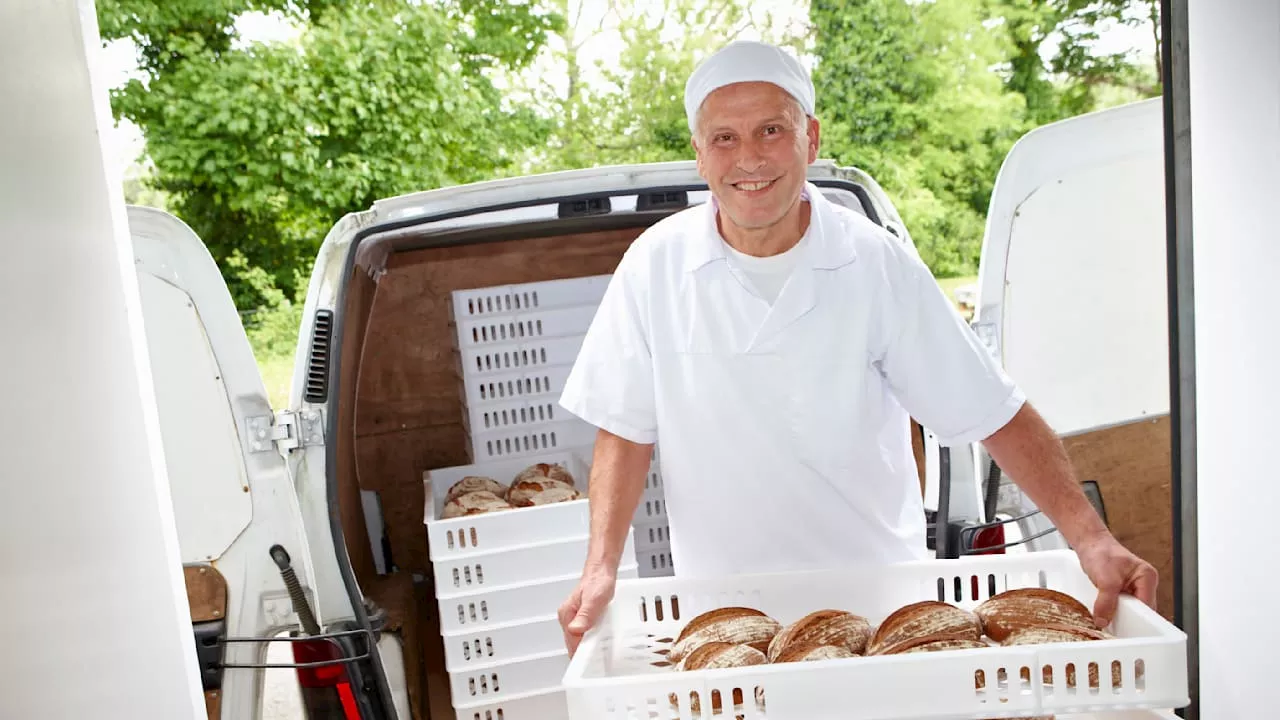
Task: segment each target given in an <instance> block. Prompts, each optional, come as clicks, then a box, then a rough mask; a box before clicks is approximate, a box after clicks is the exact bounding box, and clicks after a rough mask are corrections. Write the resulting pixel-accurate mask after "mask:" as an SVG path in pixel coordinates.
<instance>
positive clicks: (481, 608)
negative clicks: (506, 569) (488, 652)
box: [436, 562, 638, 635]
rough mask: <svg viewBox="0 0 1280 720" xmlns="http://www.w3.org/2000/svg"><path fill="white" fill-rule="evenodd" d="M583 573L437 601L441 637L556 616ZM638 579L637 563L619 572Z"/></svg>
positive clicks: (577, 572)
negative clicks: (551, 615) (548, 615)
mask: <svg viewBox="0 0 1280 720" xmlns="http://www.w3.org/2000/svg"><path fill="white" fill-rule="evenodd" d="M581 577H582V571H581V569H580V568H579V570H578V571H576V572H574V573H573V574H572V575H564V576H562V577H552V578H547V579H544V580H538V581H535V582H527V583H521V584H519V585H509V586H505V587H502V588H499V589H495V590H480V591H475V592H470V593H464V594H461V595H455V596H452V597H447V598H442V597H437V598H436V607H437V608H438V609H439V611H440V634H441V635H448V634H454V633H458V632H474V631H476V630H477V629H481V628H490V627H494V626H497V625H503V624H507V623H513V622H521V621H528V620H536V619H537V618H540V617H543V616H545V615H547V613H553V612H555V611H556V609H557V608H559V607H560V604H561V603H563V602H564V600H565V598H567V597H569V593H571V592H573V589H574V587H576V586H577V584H578V580H579V579H580V578H581ZM635 577H638V568H637V566H636V564H635V563H634V562H625V563H624V564H623V565H622V566H620V567H619V568H618V579H619V580H621V579H623V578H635Z"/></svg>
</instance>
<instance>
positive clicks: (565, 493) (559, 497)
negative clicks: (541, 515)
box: [511, 486, 582, 507]
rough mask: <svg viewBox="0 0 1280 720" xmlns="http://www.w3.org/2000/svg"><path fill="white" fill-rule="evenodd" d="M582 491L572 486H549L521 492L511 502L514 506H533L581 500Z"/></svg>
mask: <svg viewBox="0 0 1280 720" xmlns="http://www.w3.org/2000/svg"><path fill="white" fill-rule="evenodd" d="M581 498H582V493H580V492H578V490H577V488H572V487H559V486H556V487H549V488H546V489H545V490H541V491H537V492H529V493H521V494H520V496H519V497H518V498H516V499H515V500H513V501H512V502H511V505H512V506H513V507H533V506H534V505H550V504H552V503H559V502H569V501H570V500H580V499H581Z"/></svg>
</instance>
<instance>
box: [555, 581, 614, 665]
mask: <svg viewBox="0 0 1280 720" xmlns="http://www.w3.org/2000/svg"><path fill="white" fill-rule="evenodd" d="M617 582H618V577H617V573H616V572H609V571H608V570H604V569H594V570H587V571H586V572H584V573H583V574H582V579H581V580H579V581H578V586H577V587H576V588H574V589H573V593H571V594H570V595H569V598H568V599H567V600H565V601H564V603H563V604H562V605H561V606H560V612H559V615H560V628H561V629H562V630H563V631H564V644H565V647H566V648H568V650H569V657H573V654H574V653H575V652H577V651H578V644H579V643H581V642H582V636H583V635H586V633H587V631H588V630H590V629H591V628H593V627H595V625H596V622H597V621H598V620H599V619H600V616H601V615H602V614H603V613H604V610H605V608H606V607H608V606H609V601H610V600H612V599H613V589H614V586H615V585H616V584H617Z"/></svg>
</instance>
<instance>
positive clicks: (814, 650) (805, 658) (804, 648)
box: [769, 642, 858, 663]
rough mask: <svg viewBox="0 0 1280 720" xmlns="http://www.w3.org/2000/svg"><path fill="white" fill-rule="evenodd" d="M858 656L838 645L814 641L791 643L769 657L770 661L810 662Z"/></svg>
mask: <svg viewBox="0 0 1280 720" xmlns="http://www.w3.org/2000/svg"><path fill="white" fill-rule="evenodd" d="M851 657H858V655H857V653H854V652H850V651H849V649H848V648H846V647H841V646H839V645H821V644H819V643H816V642H798V643H791V644H790V645H788V646H787V647H786V649H785V650H782V651H781V652H779V653H778V654H777V655H776V656H775V657H772V658H770V659H769V662H772V663H789V662H810V661H814V660H835V659H838V658H851Z"/></svg>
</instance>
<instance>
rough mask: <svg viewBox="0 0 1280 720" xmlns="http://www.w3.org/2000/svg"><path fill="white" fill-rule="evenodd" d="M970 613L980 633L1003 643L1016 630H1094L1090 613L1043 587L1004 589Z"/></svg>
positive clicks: (1069, 599)
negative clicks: (979, 625) (1060, 627)
mask: <svg viewBox="0 0 1280 720" xmlns="http://www.w3.org/2000/svg"><path fill="white" fill-rule="evenodd" d="M974 614H976V615H977V616H978V619H979V620H980V621H981V622H982V630H983V632H985V633H986V635H987V637H990V638H991V639H992V640H995V641H996V642H1004V640H1005V639H1006V638H1008V637H1009V636H1010V635H1011V634H1013V633H1014V632H1015V631H1017V630H1021V629H1024V628H1033V627H1042V626H1045V625H1065V626H1071V627H1080V628H1084V629H1087V630H1095V629H1097V625H1096V624H1095V623H1094V620H1093V614H1092V613H1090V612H1089V609H1088V608H1086V607H1085V606H1084V605H1082V604H1081V603H1080V601H1079V600H1076V599H1075V598H1073V597H1071V596H1070V595H1067V594H1065V593H1061V592H1058V591H1056V590H1047V589H1044V588H1020V589H1017V590H1007V591H1005V592H1002V593H1000V594H998V595H994V596H992V597H991V598H989V599H987V600H985V601H983V603H982V604H980V605H978V607H976V608H974Z"/></svg>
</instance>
